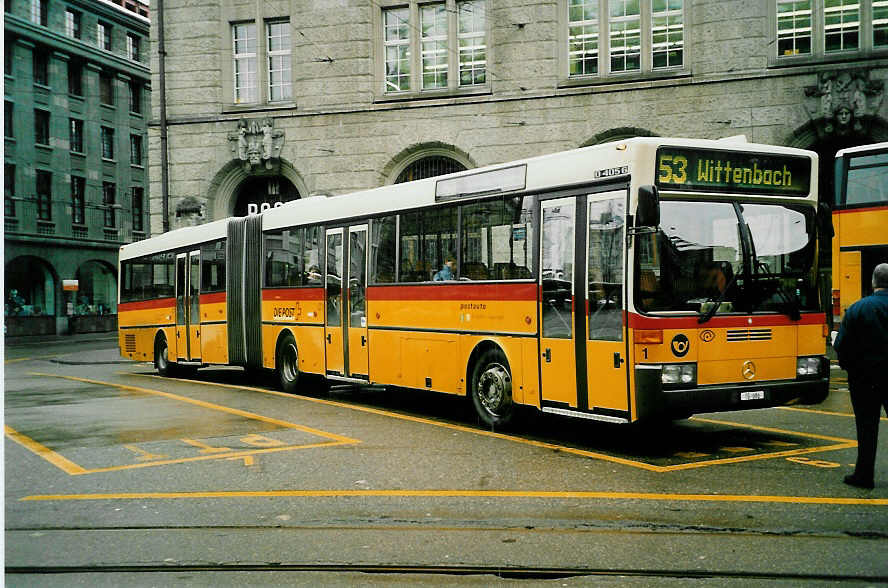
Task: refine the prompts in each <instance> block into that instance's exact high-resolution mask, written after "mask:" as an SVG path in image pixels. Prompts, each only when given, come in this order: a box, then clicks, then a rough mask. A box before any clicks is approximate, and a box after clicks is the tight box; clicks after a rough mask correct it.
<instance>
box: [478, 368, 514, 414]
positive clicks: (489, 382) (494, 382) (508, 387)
mask: <svg viewBox="0 0 888 588" xmlns="http://www.w3.org/2000/svg"><path fill="white" fill-rule="evenodd" d="M511 394H512V377H511V376H510V375H509V372H508V371H507V370H506V368H505V367H503V366H502V365H500V364H498V363H492V364H490V365H488V366H487V369H485V370H484V372H483V373H482V374H481V377H480V378H478V400H480V401H481V405H482V406H483V407H484V409H485V410H486V411H487V412H489V413H490V414H492V415H498V414H499V412H500V411H501V410H502V409H503V407H504V406H506V404H507V403H508V401H509V398H510V397H511Z"/></svg>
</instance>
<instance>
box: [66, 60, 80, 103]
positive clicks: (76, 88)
mask: <svg viewBox="0 0 888 588" xmlns="http://www.w3.org/2000/svg"><path fill="white" fill-rule="evenodd" d="M68 94H71V95H72V96H80V97H82V96H83V62H82V61H78V60H76V59H72V60H70V61H68Z"/></svg>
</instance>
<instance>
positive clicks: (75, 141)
mask: <svg viewBox="0 0 888 588" xmlns="http://www.w3.org/2000/svg"><path fill="white" fill-rule="evenodd" d="M71 151H74V152H75V153H83V121H82V120H79V119H76V118H72V119H71Z"/></svg>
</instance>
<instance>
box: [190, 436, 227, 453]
mask: <svg viewBox="0 0 888 588" xmlns="http://www.w3.org/2000/svg"><path fill="white" fill-rule="evenodd" d="M180 441H182V442H183V443H187V444H188V445H191V446H192V447H200V452H201V453H225V452H226V451H231V448H230V447H213V446H212V445H207V444H206V443H201V442H200V441H195V440H194V439H180Z"/></svg>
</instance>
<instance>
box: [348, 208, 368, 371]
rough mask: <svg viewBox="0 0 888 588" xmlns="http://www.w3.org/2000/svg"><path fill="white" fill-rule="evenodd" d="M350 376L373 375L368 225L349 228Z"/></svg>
mask: <svg viewBox="0 0 888 588" xmlns="http://www.w3.org/2000/svg"><path fill="white" fill-rule="evenodd" d="M348 235H349V247H348V291H347V298H346V308H348V315H347V316H348V346H347V347H348V376H349V377H351V378H359V379H362V380H366V379H368V378H369V375H370V362H369V353H368V348H367V298H366V292H367V225H357V226H353V227H350V228H349V230H348Z"/></svg>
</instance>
